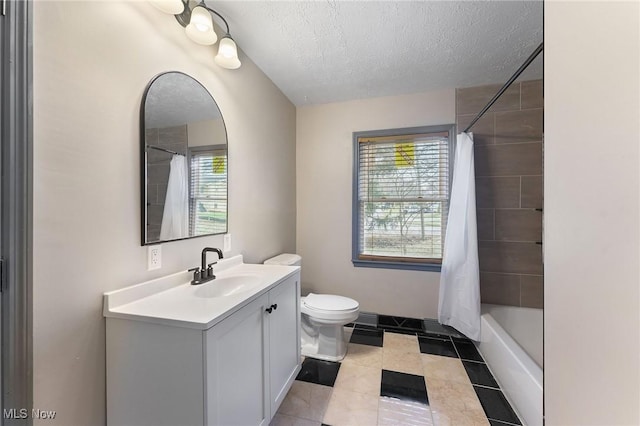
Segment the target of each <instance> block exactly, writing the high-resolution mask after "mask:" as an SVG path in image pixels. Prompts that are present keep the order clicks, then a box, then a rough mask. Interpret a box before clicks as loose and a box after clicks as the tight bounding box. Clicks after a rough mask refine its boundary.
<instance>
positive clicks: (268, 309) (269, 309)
mask: <svg viewBox="0 0 640 426" xmlns="http://www.w3.org/2000/svg"><path fill="white" fill-rule="evenodd" d="M265 311H267V312H268V313H271V311H273V307H272V306H269V307H268V308H267V309H265Z"/></svg>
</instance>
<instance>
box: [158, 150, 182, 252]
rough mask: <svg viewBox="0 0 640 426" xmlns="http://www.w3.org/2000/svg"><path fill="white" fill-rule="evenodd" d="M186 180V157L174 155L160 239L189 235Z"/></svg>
mask: <svg viewBox="0 0 640 426" xmlns="http://www.w3.org/2000/svg"><path fill="white" fill-rule="evenodd" d="M188 182H189V178H188V176H187V158H186V157H185V156H184V155H174V156H173V158H172V159H171V170H170V171H169V185H168V187H167V197H166V198H165V201H164V212H163V213H162V227H161V228H160V239H161V240H163V241H164V240H175V239H177V238H185V237H188V236H189V187H188Z"/></svg>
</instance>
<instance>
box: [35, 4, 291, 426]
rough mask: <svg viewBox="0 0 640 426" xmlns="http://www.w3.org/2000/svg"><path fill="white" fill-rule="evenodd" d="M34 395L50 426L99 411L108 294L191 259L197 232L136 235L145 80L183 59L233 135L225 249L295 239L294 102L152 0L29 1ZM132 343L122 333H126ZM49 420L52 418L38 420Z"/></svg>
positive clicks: (279, 246)
mask: <svg viewBox="0 0 640 426" xmlns="http://www.w3.org/2000/svg"><path fill="white" fill-rule="evenodd" d="M33 29H34V52H33V53H34V107H33V109H34V224H33V232H34V236H33V246H34V253H33V263H34V283H33V311H34V318H33V344H34V354H33V355H34V356H33V362H34V406H35V407H36V408H40V409H48V410H56V411H57V413H58V414H57V416H56V418H55V421H47V422H46V424H47V425H53V424H59V425H65V426H68V425H78V426H89V425H101V424H104V423H105V359H104V356H105V355H104V354H105V331H104V327H105V323H104V320H103V318H102V312H101V304H102V299H101V295H102V293H103V292H105V291H109V290H114V289H117V288H121V287H124V286H128V285H131V284H135V283H137V282H141V281H144V280H147V279H150V278H153V277H157V276H161V275H165V274H168V273H172V272H175V271H178V270H181V269H186V268H188V267H191V266H195V265H197V264H198V263H199V259H200V258H199V254H200V250H201V249H202V248H203V247H205V246H217V247H222V237H219V236H216V237H203V238H198V239H193V240H190V241H178V242H172V243H168V244H164V245H163V246H162V263H163V267H162V269H160V270H157V271H153V272H147V271H146V255H147V254H146V253H147V249H146V248H145V247H141V246H140V195H139V188H140V183H139V179H140V177H139V143H140V141H139V116H140V112H139V111H140V102H141V98H142V94H143V92H144V89H145V86H146V85H147V83H148V82H149V80H150V79H151V78H152V77H154V76H155V75H156V74H158V73H160V72H163V71H170V70H176V71H182V72H185V73H187V74H189V75H191V76H193V77H194V78H196V79H197V80H199V81H200V82H201V83H202V84H203V85H204V86H205V87H206V88H207V89H208V90H209V91H210V92H211V93H212V94H213V96H214V97H215V99H216V102H217V103H218V105H219V107H220V110H221V111H222V114H223V117H224V118H225V121H226V124H227V130H228V136H229V180H230V188H229V197H230V211H229V219H230V220H229V228H230V233H231V234H232V236H233V250H232V253H230V254H235V253H244V254H245V257H246V260H247V261H250V262H259V261H262V260H263V259H265V258H267V257H268V256H271V255H274V254H276V253H279V252H283V251H293V250H295V225H294V224H295V108H294V106H293V105H292V104H291V103H290V102H289V101H288V100H287V99H286V98H285V96H284V95H283V94H282V93H281V92H280V91H279V90H278V89H277V88H276V87H275V86H274V85H273V84H272V82H271V81H270V80H269V79H267V78H266V76H265V75H264V74H263V73H262V72H261V71H260V70H259V69H257V68H256V67H255V65H254V64H253V63H252V62H251V61H250V60H249V59H248V58H247V57H245V56H244V55H242V54H241V60H242V61H243V65H242V67H241V68H240V69H239V70H236V71H230V70H224V69H221V68H219V67H217V66H216V65H215V64H214V62H213V57H214V53H215V52H214V49H213V48H212V47H203V46H198V45H196V44H194V43H192V42H191V41H190V40H188V39H187V37H186V36H185V34H184V30H183V28H182V27H180V26H179V25H178V24H177V23H176V22H175V19H174V18H173V17H172V16H169V15H165V14H163V13H162V12H160V11H158V10H157V9H155V8H154V7H152V6H151V5H150V4H149V3H148V2H133V1H96V2H81V1H74V2H69V1H60V2H56V1H47V2H45V1H37V2H35V4H34V26H33ZM123 344H126V342H123ZM43 424H44V423H43Z"/></svg>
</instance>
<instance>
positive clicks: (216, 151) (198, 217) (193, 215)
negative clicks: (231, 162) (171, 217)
mask: <svg viewBox="0 0 640 426" xmlns="http://www.w3.org/2000/svg"><path fill="white" fill-rule="evenodd" d="M189 156H190V160H189V161H190V164H191V166H190V168H189V170H190V175H189V182H190V185H189V231H190V235H207V234H221V233H225V232H227V150H226V146H204V147H193V148H189Z"/></svg>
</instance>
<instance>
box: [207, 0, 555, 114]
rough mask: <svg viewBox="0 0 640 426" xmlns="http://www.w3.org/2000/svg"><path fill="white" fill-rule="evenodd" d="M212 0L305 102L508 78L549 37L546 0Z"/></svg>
mask: <svg viewBox="0 0 640 426" xmlns="http://www.w3.org/2000/svg"><path fill="white" fill-rule="evenodd" d="M207 4H208V5H209V6H211V7H213V8H214V9H216V10H218V11H219V12H221V13H222V14H223V15H224V16H225V18H226V19H227V20H228V22H229V25H230V27H231V34H232V36H233V37H234V38H235V39H236V41H237V43H238V46H239V47H240V48H241V49H242V50H243V51H244V52H245V53H246V55H247V56H249V57H250V58H251V60H253V62H255V63H256V65H257V66H258V67H260V68H261V69H262V70H263V71H264V72H265V74H267V76H269V78H271V80H273V82H274V83H275V84H276V85H277V86H278V87H279V88H280V89H281V90H282V91H283V92H284V94H285V95H286V96H287V97H288V98H289V99H290V100H291V101H292V102H293V103H294V104H296V105H298V106H300V105H308V104H320V103H328V102H337V101H345V100H352V99H361V98H369V97H376V96H387V95H397V94H405V93H415V92H424V91H429V90H436V89H443V88H455V87H468V86H475V85H481V84H489V83H501V82H504V81H506V80H507V79H508V78H509V77H510V76H511V75H512V74H513V72H514V71H515V70H516V69H517V68H518V67H519V66H520V65H521V64H522V62H524V60H525V59H526V58H527V57H528V56H529V55H530V54H531V52H533V50H534V49H535V48H536V46H537V45H538V44H539V43H540V42H541V41H542V7H543V5H542V2H541V1H515V2H509V1H331V0H329V1H327V0H321V1H288V2H282V1H237V0H236V1H215V0H209V1H208V2H207ZM527 75H528V76H530V77H532V78H533V77H535V78H539V77H541V76H542V59H541V55H540V59H537V60H536V61H535V62H534V63H533V64H531V66H530V69H529V70H527Z"/></svg>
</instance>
